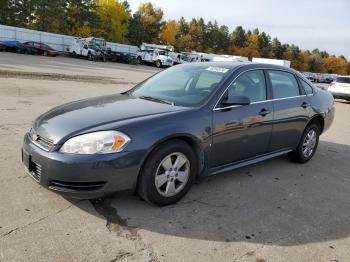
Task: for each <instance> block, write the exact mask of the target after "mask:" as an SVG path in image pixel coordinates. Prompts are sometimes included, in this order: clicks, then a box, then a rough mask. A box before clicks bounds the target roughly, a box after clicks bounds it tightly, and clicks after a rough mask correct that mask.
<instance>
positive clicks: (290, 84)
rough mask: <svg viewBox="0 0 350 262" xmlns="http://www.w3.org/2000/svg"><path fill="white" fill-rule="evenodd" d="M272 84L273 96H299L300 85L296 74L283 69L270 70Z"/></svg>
mask: <svg viewBox="0 0 350 262" xmlns="http://www.w3.org/2000/svg"><path fill="white" fill-rule="evenodd" d="M268 74H269V76H270V80H271V84H272V92H273V98H287V97H293V96H299V95H300V91H299V86H298V82H297V80H296V79H295V77H294V75H293V74H291V73H287V72H283V71H272V70H269V71H268Z"/></svg>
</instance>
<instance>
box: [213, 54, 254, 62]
mask: <svg viewBox="0 0 350 262" xmlns="http://www.w3.org/2000/svg"><path fill="white" fill-rule="evenodd" d="M210 61H213V62H248V61H249V59H248V57H244V56H234V55H216V54H213V55H212V56H211V58H210Z"/></svg>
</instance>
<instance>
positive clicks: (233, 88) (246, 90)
mask: <svg viewBox="0 0 350 262" xmlns="http://www.w3.org/2000/svg"><path fill="white" fill-rule="evenodd" d="M228 96H246V97H248V98H249V99H250V102H258V101H263V100H266V84H265V76H264V73H263V71H262V70H254V71H249V72H246V73H244V74H242V75H241V76H239V77H238V78H237V79H236V80H235V81H234V82H233V83H232V84H231V85H230V86H229V87H228Z"/></svg>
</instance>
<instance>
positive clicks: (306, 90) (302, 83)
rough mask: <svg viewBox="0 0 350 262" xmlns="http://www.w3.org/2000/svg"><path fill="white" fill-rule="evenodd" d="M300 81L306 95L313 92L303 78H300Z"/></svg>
mask: <svg viewBox="0 0 350 262" xmlns="http://www.w3.org/2000/svg"><path fill="white" fill-rule="evenodd" d="M300 82H301V85H302V87H303V88H304V90H305V93H306V94H307V95H310V94H313V89H312V87H311V86H310V85H309V84H308V83H306V82H305V81H304V80H303V79H300Z"/></svg>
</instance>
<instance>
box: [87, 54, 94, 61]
mask: <svg viewBox="0 0 350 262" xmlns="http://www.w3.org/2000/svg"><path fill="white" fill-rule="evenodd" d="M87 60H89V61H94V57H93V56H92V54H91V53H88V56H87Z"/></svg>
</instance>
